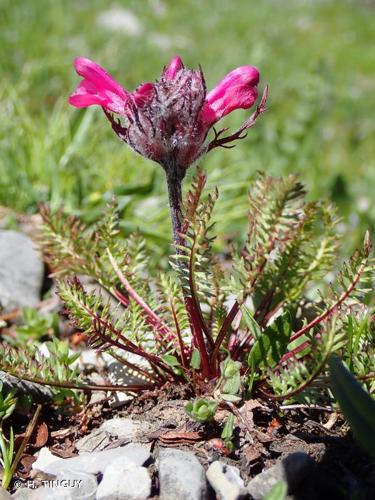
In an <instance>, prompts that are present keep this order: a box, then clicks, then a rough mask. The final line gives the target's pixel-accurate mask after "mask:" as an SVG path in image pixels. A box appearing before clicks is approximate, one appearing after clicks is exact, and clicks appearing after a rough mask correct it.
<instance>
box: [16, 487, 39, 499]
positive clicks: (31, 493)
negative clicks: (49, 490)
mask: <svg viewBox="0 0 375 500" xmlns="http://www.w3.org/2000/svg"><path fill="white" fill-rule="evenodd" d="M38 489H39V488H38ZM36 491H37V490H33V489H31V488H26V487H25V488H19V489H18V490H17V491H16V492H15V493H14V494H13V495H12V498H16V500H36V499H37V493H36Z"/></svg>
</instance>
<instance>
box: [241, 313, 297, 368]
mask: <svg viewBox="0 0 375 500" xmlns="http://www.w3.org/2000/svg"><path fill="white" fill-rule="evenodd" d="M250 317H251V315H250V313H249V312H248V314H247V316H246V317H245V321H246V323H247V324H248V326H249V323H248V320H249V318H250ZM252 321H255V320H254V318H252ZM251 324H252V322H251ZM291 331H292V329H291V326H290V317H289V313H288V312H286V313H284V314H283V315H282V316H279V317H278V318H276V320H275V321H274V323H272V324H271V325H270V326H268V327H267V328H266V329H265V330H264V332H263V333H262V332H261V333H260V334H259V331H258V332H257V340H256V341H255V343H254V345H253V347H252V348H251V351H250V353H249V356H248V365H249V366H250V367H254V368H255V369H257V368H258V367H264V368H266V367H269V366H274V365H276V364H277V363H278V361H279V360H280V358H281V356H282V355H283V354H284V353H285V352H286V349H287V346H288V343H289V339H290V335H291Z"/></svg>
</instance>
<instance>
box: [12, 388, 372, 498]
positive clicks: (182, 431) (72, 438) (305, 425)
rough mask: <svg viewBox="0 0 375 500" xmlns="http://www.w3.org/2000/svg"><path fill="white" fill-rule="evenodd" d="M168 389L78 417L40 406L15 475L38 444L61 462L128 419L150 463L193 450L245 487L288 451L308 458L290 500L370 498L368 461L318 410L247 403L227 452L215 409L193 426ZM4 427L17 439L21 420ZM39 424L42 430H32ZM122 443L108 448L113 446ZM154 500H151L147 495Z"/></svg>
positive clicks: (25, 470) (25, 471) (223, 411)
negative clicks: (111, 423) (96, 433)
mask: <svg viewBox="0 0 375 500" xmlns="http://www.w3.org/2000/svg"><path fill="white" fill-rule="evenodd" d="M183 396H184V394H183V392H182V393H181V391H180V390H176V388H174V389H172V388H169V390H166V391H163V392H162V391H155V392H153V393H148V394H144V395H143V396H139V397H137V398H135V399H134V400H133V401H131V402H130V403H128V404H127V406H125V407H123V408H122V409H121V410H118V409H115V410H114V409H112V408H110V407H109V405H108V401H105V402H104V404H96V405H93V406H90V405H89V406H88V407H86V408H85V409H84V410H83V411H82V412H81V413H78V414H75V415H74V414H69V413H65V414H64V413H60V414H57V412H54V411H52V410H51V409H50V408H49V409H48V408H46V409H45V410H44V412H43V414H42V416H41V418H40V422H45V423H48V427H47V436H46V429H45V427H44V426H46V424H45V423H43V424H40V425H39V427H38V428H39V434H41V435H42V437H40V436H39V442H37V439H36V437H35V436H36V435H37V434H38V433H34V435H33V438H32V439H31V440H30V444H29V445H28V448H27V450H26V452H25V454H24V457H23V459H22V461H21V464H20V467H19V471H18V474H17V475H18V476H19V477H21V478H22V479H23V480H27V479H29V478H30V473H32V471H31V464H32V462H33V460H34V459H35V458H34V457H33V456H32V454H33V453H35V451H37V449H38V448H40V447H41V446H48V447H49V448H50V450H51V451H52V452H53V453H54V454H56V455H58V456H60V457H63V458H67V457H70V456H73V455H74V454H76V452H77V450H76V449H75V442H76V441H77V440H78V439H79V438H80V437H82V436H83V435H86V434H88V433H90V432H91V431H92V430H93V429H95V428H97V427H98V426H99V425H100V424H101V423H103V422H104V420H107V419H109V418H113V417H124V418H129V417H130V418H132V419H134V420H141V421H142V422H143V424H144V423H147V426H148V431H147V432H142V435H141V436H139V439H137V441H138V442H141V443H151V444H152V452H153V454H154V456H155V457H156V456H157V454H158V450H159V448H160V447H165V446H173V447H177V448H180V449H183V450H185V451H190V452H193V453H194V454H195V455H196V456H197V458H198V459H199V460H200V462H201V463H202V464H203V466H205V467H207V466H208V465H209V464H210V463H211V462H212V461H214V460H218V459H220V460H221V461H224V462H226V463H228V464H231V465H234V466H236V467H237V468H239V469H240V470H241V475H242V477H243V478H244V479H245V483H246V482H247V481H248V480H249V479H250V478H251V477H254V476H255V475H257V474H259V473H260V472H261V471H262V470H264V469H265V468H269V467H270V466H272V465H274V464H275V463H276V462H277V461H278V460H279V459H280V458H283V457H284V456H286V455H287V454H289V453H293V452H295V451H304V452H306V453H308V454H309V455H310V456H311V457H313V458H314V460H315V462H316V467H315V471H314V473H313V474H312V475H310V477H308V478H307V480H305V481H304V483H303V484H302V486H301V487H300V488H299V490H298V491H296V492H294V496H293V498H294V499H295V500H312V499H316V498H319V499H329V500H336V499H337V500H345V499H353V498H358V499H361V500H367V499H368V500H373V499H374V498H375V495H374V492H375V463H374V462H373V461H371V459H370V458H369V457H368V456H367V455H366V454H365V453H364V452H363V451H362V450H361V449H360V448H359V446H358V445H357V444H356V443H355V441H354V440H353V439H352V437H351V435H350V433H349V432H348V428H347V426H346V424H345V422H344V421H343V420H342V418H341V417H340V416H339V415H337V414H332V412H328V411H323V410H311V409H308V410H307V409H304V408H297V409H295V410H291V411H281V410H280V408H278V407H277V406H275V405H274V404H272V405H271V404H270V405H267V404H266V403H264V401H262V402H259V401H257V400H250V401H247V402H246V403H245V404H244V405H243V406H242V407H241V408H240V409H239V413H238V415H237V417H236V420H235V429H234V438H233V442H234V445H235V447H234V451H233V452H232V453H230V452H229V450H228V449H227V448H226V446H225V444H224V442H223V440H222V439H221V438H220V435H221V431H222V425H223V422H224V421H225V419H226V415H227V413H228V411H229V410H228V409H227V408H224V407H223V408H219V410H218V411H217V414H216V415H215V420H214V421H212V422H211V423H209V424H204V425H203V424H199V423H197V422H195V421H193V420H192V419H190V418H189V417H188V415H187V414H186V412H185V410H184V406H185V404H186V402H187V400H186V399H181V397H183ZM12 425H13V426H14V427H15V428H16V431H17V432H18V433H22V432H23V431H24V429H25V425H26V418H25V417H21V416H18V417H17V418H16V419H14V420H13V422H12ZM41 425H42V426H43V429H42V431H41V430H40V427H41ZM119 444H123V443H116V442H114V443H113V446H117V445H119ZM150 472H151V473H152V474H153V480H154V491H155V494H156V491H157V487H158V486H157V471H156V470H155V467H154V466H151V467H150ZM155 498H156V497H155Z"/></svg>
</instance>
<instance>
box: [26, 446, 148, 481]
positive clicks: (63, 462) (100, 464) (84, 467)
mask: <svg viewBox="0 0 375 500" xmlns="http://www.w3.org/2000/svg"><path fill="white" fill-rule="evenodd" d="M124 456H125V457H127V458H128V459H129V460H130V461H131V462H132V463H133V464H134V466H140V465H143V464H145V463H146V462H148V461H149V460H150V458H151V454H150V450H149V448H148V447H147V446H141V445H137V444H128V445H126V446H120V447H118V448H113V449H110V450H103V451H94V452H93V453H82V454H81V455H78V456H77V457H72V458H64V459H58V460H57V461H55V462H52V463H51V464H49V465H46V466H44V467H43V468H42V469H41V468H40V466H39V470H42V471H43V472H46V473H47V474H57V473H58V472H60V471H65V470H73V471H84V472H89V473H91V474H98V473H99V472H103V471H104V469H105V468H106V467H107V466H108V465H109V464H110V463H112V462H113V461H114V460H116V459H117V458H119V457H124ZM33 465H35V464H33ZM34 468H35V467H34Z"/></svg>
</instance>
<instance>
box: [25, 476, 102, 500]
mask: <svg viewBox="0 0 375 500" xmlns="http://www.w3.org/2000/svg"><path fill="white" fill-rule="evenodd" d="M97 488H98V483H97V482H96V478H95V476H93V475H92V474H87V473H85V472H76V471H72V470H61V471H59V472H58V473H57V474H56V479H54V480H52V481H47V482H45V483H44V486H43V487H41V488H38V489H37V490H34V491H35V493H36V494H37V496H35V497H34V496H33V497H31V498H32V499H34V498H35V499H38V500H72V499H73V498H74V500H79V499H82V500H94V499H95V493H96V490H97Z"/></svg>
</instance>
